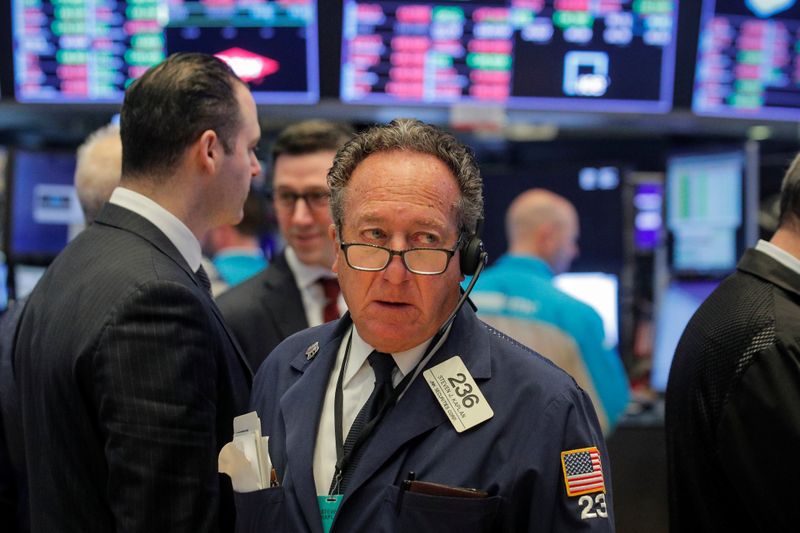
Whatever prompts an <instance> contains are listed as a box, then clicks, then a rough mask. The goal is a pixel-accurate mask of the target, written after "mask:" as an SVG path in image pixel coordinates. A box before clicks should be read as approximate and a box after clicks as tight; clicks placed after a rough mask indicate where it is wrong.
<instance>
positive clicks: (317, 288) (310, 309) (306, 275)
mask: <svg viewBox="0 0 800 533" xmlns="http://www.w3.org/2000/svg"><path fill="white" fill-rule="evenodd" d="M284 255H285V256H286V262H287V263H288V264H289V270H291V271H292V274H294V280H295V282H296V283H297V288H298V289H300V298H301V299H302V300H303V309H304V310H305V312H306V320H308V326H309V327H314V326H319V325H320V324H323V323H324V322H325V320H324V318H323V317H324V316H325V315H324V313H325V304H326V300H325V291H324V289H323V288H322V285H320V284H319V283H317V281H319V278H332V279H336V274H334V273H333V272H331V271H330V269H328V268H324V267H321V266H317V265H307V264H305V263H303V262H302V261H300V259H298V257H297V253H295V251H294V249H292V247H291V246H287V247H286V249H285V250H284ZM337 304H338V306H339V314H340V315H343V314H344V312H345V311H347V304H346V303H345V301H344V297H342V293H341V291H339V298H338V299H337ZM365 357H366V356H365Z"/></svg>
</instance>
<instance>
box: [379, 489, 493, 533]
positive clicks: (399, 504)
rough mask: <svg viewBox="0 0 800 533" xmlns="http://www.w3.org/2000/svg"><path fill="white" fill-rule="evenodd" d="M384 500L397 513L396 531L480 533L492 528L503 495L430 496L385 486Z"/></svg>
mask: <svg viewBox="0 0 800 533" xmlns="http://www.w3.org/2000/svg"><path fill="white" fill-rule="evenodd" d="M386 500H387V503H388V504H389V505H391V506H392V510H393V512H394V513H395V514H396V516H397V529H396V531H404V532H405V531H417V532H421V531H435V532H436V533H450V532H453V533H456V532H457V533H464V532H465V531H469V532H470V533H480V532H482V531H486V532H488V531H492V526H493V524H494V521H495V516H496V515H497V509H498V508H499V506H500V502H501V500H502V498H501V497H500V496H488V497H486V498H458V497H451V496H432V495H428V494H419V493H415V492H408V491H405V490H403V491H401V490H400V488H399V487H396V486H394V485H392V486H390V487H389V488H388V492H387V495H386Z"/></svg>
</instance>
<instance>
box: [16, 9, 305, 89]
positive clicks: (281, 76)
mask: <svg viewBox="0 0 800 533" xmlns="http://www.w3.org/2000/svg"><path fill="white" fill-rule="evenodd" d="M12 8H13V9H12V19H13V21H12V26H13V47H14V51H13V53H14V77H15V84H16V97H17V100H19V101H21V102H48V103H61V102H98V103H103V102H108V103H119V102H121V101H122V97H123V93H124V90H125V88H126V87H127V86H128V85H129V84H130V83H131V82H132V81H133V80H134V79H136V78H138V77H139V76H140V75H141V74H142V73H144V72H145V71H146V70H147V69H148V68H149V67H151V66H152V65H155V64H156V63H159V62H160V61H161V60H163V59H164V58H165V57H167V56H168V55H169V54H171V53H173V52H181V51H192V52H205V53H209V54H214V55H216V56H218V57H220V58H222V59H224V60H225V61H226V62H227V63H228V64H229V65H230V66H231V67H232V68H233V70H234V71H235V72H236V73H237V74H238V75H239V77H240V78H242V79H243V80H244V81H246V82H247V83H248V84H249V86H250V89H251V90H252V91H253V96H254V97H255V100H256V102H257V103H264V104H277V103H308V104H311V103H315V102H317V101H318V100H319V64H318V61H319V59H318V50H319V47H318V44H317V39H318V34H317V3H316V0H12Z"/></svg>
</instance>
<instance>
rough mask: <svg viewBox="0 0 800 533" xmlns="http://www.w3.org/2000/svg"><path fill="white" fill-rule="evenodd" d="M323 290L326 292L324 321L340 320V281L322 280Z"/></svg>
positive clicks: (320, 280)
mask: <svg viewBox="0 0 800 533" xmlns="http://www.w3.org/2000/svg"><path fill="white" fill-rule="evenodd" d="M319 282H320V284H321V285H322V290H323V291H324V292H325V307H324V308H323V310H322V319H323V320H324V321H325V322H330V321H331V320H336V319H337V318H339V305H338V304H339V281H338V280H336V279H333V278H320V279H319Z"/></svg>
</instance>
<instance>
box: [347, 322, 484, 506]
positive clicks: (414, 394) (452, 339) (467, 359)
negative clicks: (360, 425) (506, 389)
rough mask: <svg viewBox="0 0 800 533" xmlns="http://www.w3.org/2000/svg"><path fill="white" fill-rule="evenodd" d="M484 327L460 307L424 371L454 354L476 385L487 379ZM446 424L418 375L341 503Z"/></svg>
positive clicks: (369, 446) (379, 433)
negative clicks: (405, 448) (405, 450)
mask: <svg viewBox="0 0 800 533" xmlns="http://www.w3.org/2000/svg"><path fill="white" fill-rule="evenodd" d="M485 328H486V326H485V325H484V324H483V323H481V322H480V321H479V320H478V319H477V317H476V316H475V313H474V312H473V311H472V309H469V308H466V307H465V308H462V309H461V311H459V313H458V316H457V318H456V320H455V322H454V323H453V327H452V329H451V330H450V334H449V335H448V337H447V340H446V341H445V343H444V344H443V345H442V347H441V348H440V349H439V350H438V351H437V352H436V354H434V356H433V357H432V358H431V360H430V361H429V362H428V364H427V365H425V368H426V369H427V368H431V367H433V366H436V365H438V364H439V363H442V362H444V361H446V360H448V359H450V358H451V357H453V356H456V355H458V356H460V357H461V359H462V360H463V361H464V364H465V366H466V367H467V369H468V370H469V371H470V374H472V377H473V378H475V380H476V381H477V382H478V384H480V382H481V381H485V380H487V379H490V378H491V355H490V351H489V336H488V332H487V330H486V329H485ZM449 423H450V422H449V420H448V419H447V416H446V415H445V414H444V411H443V410H442V408H441V407H440V405H439V402H438V401H437V400H436V398H435V397H434V395H433V392H431V390H430V388H429V387H428V384H427V383H426V382H425V378H424V376H423V375H422V373H420V374H419V375H418V376H417V377H416V378H414V381H413V382H412V383H411V385H410V386H409V388H408V390H407V391H406V393H405V394H404V395H403V397H402V398H400V401H398V402H397V405H395V406H394V408H393V409H392V410H391V411H390V412H389V414H388V415H386V418H385V419H384V420H382V421H381V423H380V425H378V427H377V429H376V431H375V435H374V436H373V437H372V438H371V439H370V441H368V443H367V448H366V449H365V450H364V455H363V456H362V457H361V460H360V462H359V464H358V466H357V467H356V470H355V472H354V473H353V478H352V479H351V480H350V486H349V490H348V494H347V495H346V496H345V500H346V499H348V496H350V495H351V494H353V493H354V492H355V491H356V490H358V488H359V487H360V486H361V485H363V484H364V483H365V482H366V481H367V480H369V478H370V477H372V476H373V475H374V474H375V472H376V471H377V470H378V469H379V468H380V467H381V466H382V465H383V464H384V463H386V461H388V460H389V458H390V457H392V456H393V455H394V454H395V453H397V451H398V450H399V449H401V448H402V447H403V445H405V444H406V443H407V442H409V441H410V440H412V439H414V438H415V437H418V436H419V435H422V434H424V433H427V432H428V431H431V430H433V429H435V428H436V427H438V426H439V425H441V424H449Z"/></svg>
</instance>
